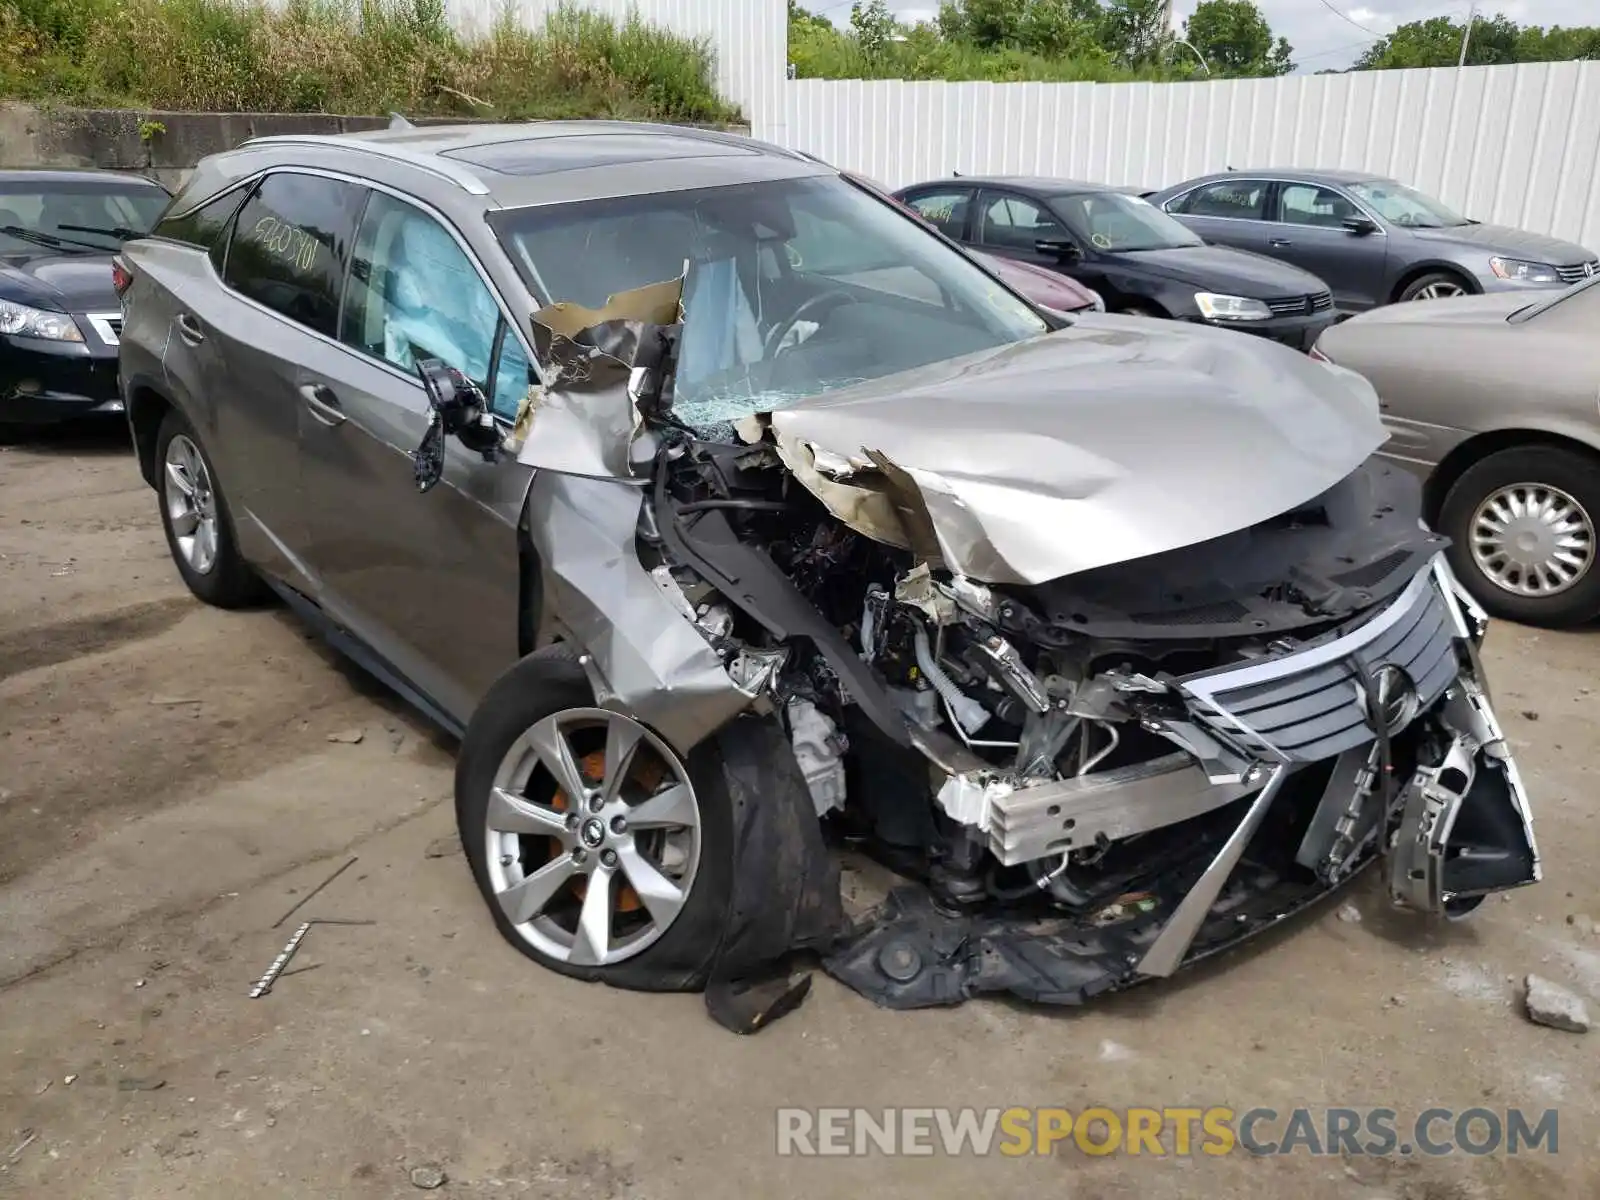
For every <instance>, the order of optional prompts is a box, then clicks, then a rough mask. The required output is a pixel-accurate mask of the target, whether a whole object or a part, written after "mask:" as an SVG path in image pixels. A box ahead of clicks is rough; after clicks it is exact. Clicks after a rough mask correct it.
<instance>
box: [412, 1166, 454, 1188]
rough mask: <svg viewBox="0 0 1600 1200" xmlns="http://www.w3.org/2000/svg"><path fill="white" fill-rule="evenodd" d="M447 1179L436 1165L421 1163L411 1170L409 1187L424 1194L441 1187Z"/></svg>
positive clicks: (442, 1169) (441, 1168)
mask: <svg viewBox="0 0 1600 1200" xmlns="http://www.w3.org/2000/svg"><path fill="white" fill-rule="evenodd" d="M449 1178H450V1176H448V1175H446V1174H445V1173H444V1168H443V1167H441V1166H439V1165H438V1164H437V1163H423V1164H422V1165H421V1166H420V1167H412V1168H411V1186H412V1187H415V1188H421V1189H422V1190H423V1191H425V1192H431V1191H433V1189H434V1188H440V1187H443V1186H444V1185H445V1183H446V1181H447V1180H448V1179H449Z"/></svg>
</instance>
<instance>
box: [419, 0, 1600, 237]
mask: <svg viewBox="0 0 1600 1200" xmlns="http://www.w3.org/2000/svg"><path fill="white" fill-rule="evenodd" d="M448 2H449V4H450V8H451V12H452V14H453V16H454V19H455V20H456V22H457V24H458V25H460V26H461V27H462V28H463V29H480V30H481V29H486V28H487V27H488V26H489V25H491V24H492V23H493V21H494V20H495V19H496V18H497V17H498V16H499V14H500V13H501V12H503V11H507V10H508V9H509V11H511V12H513V13H514V14H515V15H517V16H518V18H519V19H522V20H525V21H529V22H532V21H536V20H539V19H542V17H543V15H544V14H545V13H546V12H548V11H550V10H551V9H553V8H554V7H556V4H557V3H558V0H448ZM583 2H584V3H585V5H586V6H587V7H591V8H595V9H598V10H601V11H604V12H607V13H610V14H612V15H618V16H620V15H623V14H625V13H627V12H628V11H629V9H630V8H631V9H635V10H637V11H638V12H639V14H640V15H641V16H642V17H643V18H645V19H646V20H649V21H653V22H656V23H659V24H662V25H665V26H667V27H668V28H671V29H675V30H678V31H679V32H683V33H687V34H690V35H693V36H696V37H707V38H709V39H710V40H711V44H712V46H713V48H714V50H715V52H716V54H717V68H718V81H719V86H720V87H721V89H722V91H723V93H724V94H725V95H726V96H727V97H728V98H729V99H730V100H733V101H734V102H736V103H738V104H739V105H740V106H741V107H742V108H743V109H744V112H745V115H746V117H747V118H748V119H749V120H750V122H751V126H752V129H753V132H754V133H755V135H756V136H757V137H760V138H765V139H767V140H769V141H773V142H777V143H778V144H780V145H784V146H790V147H794V148H796V149H801V150H806V151H808V152H810V153H812V154H815V155H817V156H818V157H820V158H823V159H825V160H827V161H828V162H831V163H833V164H834V165H836V166H839V167H845V168H850V169H853V170H857V171H860V172H862V173H864V174H867V175H871V176H873V177H874V178H876V179H879V180H881V181H882V182H884V183H887V184H890V185H892V186H900V185H902V184H907V183H913V182H915V181H917V180H920V179H926V178H930V177H934V176H939V175H947V174H949V173H950V172H951V171H960V172H962V173H963V174H969V173H970V174H976V173H979V172H993V173H1010V174H1039V175H1056V176H1064V177H1068V178H1075V179H1090V180H1099V181H1103V182H1106V183H1117V184H1135V185H1142V186H1148V187H1152V188H1154V187H1162V186H1165V185H1167V184H1170V183H1176V182H1178V181H1179V180H1182V179H1186V178H1188V177H1190V176H1193V175H1199V174H1203V173H1205V172H1208V171H1217V170H1222V169H1224V168H1227V167H1230V166H1231V167H1240V168H1246V167H1346V168H1356V169H1363V170H1372V171H1377V172H1382V173H1385V174H1389V175H1392V176H1394V177H1396V178H1398V179H1400V180H1402V181H1403V182H1406V183H1410V184H1412V185H1414V186H1416V187H1418V188H1421V189H1422V190H1423V191H1425V192H1428V193H1431V194H1433V195H1436V196H1438V197H1439V198H1440V199H1441V200H1443V201H1445V202H1446V203H1447V204H1450V205H1452V206H1453V207H1455V208H1457V209H1458V210H1460V211H1462V212H1464V213H1465V214H1467V215H1468V216H1472V217H1476V218H1478V219H1479V220H1482V221H1497V222H1503V223H1505V224H1509V225H1519V226H1522V227H1523V228H1526V229H1531V230H1534V231H1537V232H1540V233H1550V234H1554V235H1556V236H1558V237H1566V238H1571V239H1574V240H1576V241H1580V242H1584V243H1585V244H1587V245H1589V246H1590V247H1591V248H1595V249H1600V62H1562V63H1525V64H1521V65H1518V66H1508V67H1465V68H1462V69H1459V70H1458V69H1455V68H1444V69H1439V70H1417V71H1360V72H1353V73H1350V74H1342V75H1294V76H1289V77H1287V78H1283V79H1244V80H1224V81H1219V82H1215V83H1211V82H1203V83H1167V84H1150V83H1118V84H1092V83H905V82H900V81H870V82H862V81H850V80H793V81H791V80H788V79H786V78H785V74H786V70H785V68H786V59H787V54H786V43H787V30H788V16H787V14H788V9H787V6H786V4H785V2H784V0H583Z"/></svg>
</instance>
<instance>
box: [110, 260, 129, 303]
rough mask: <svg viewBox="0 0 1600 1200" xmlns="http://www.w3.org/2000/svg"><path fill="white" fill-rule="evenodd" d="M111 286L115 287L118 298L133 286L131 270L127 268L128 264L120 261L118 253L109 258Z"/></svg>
mask: <svg viewBox="0 0 1600 1200" xmlns="http://www.w3.org/2000/svg"><path fill="white" fill-rule="evenodd" d="M111 286H112V287H114V288H116V289H117V296H118V297H119V298H120V297H121V296H124V295H126V294H127V291H128V289H129V288H130V287H132V286H133V272H132V271H130V270H128V264H127V263H125V262H123V261H122V255H120V254H119V255H117V256H116V257H115V258H113V259H112V260H111Z"/></svg>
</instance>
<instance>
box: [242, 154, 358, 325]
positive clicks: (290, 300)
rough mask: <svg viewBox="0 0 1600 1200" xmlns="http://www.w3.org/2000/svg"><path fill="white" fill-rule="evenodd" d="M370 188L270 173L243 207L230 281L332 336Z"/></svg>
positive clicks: (260, 301)
mask: <svg viewBox="0 0 1600 1200" xmlns="http://www.w3.org/2000/svg"><path fill="white" fill-rule="evenodd" d="M365 198H366V189H365V188H361V187H357V186H356V185H354V184H348V183H340V182H339V181H338V180H334V179H325V178H323V177H322V176H319V175H299V174H296V173H294V172H292V171H284V172H280V173H278V174H274V175H268V176H267V177H266V178H265V179H263V180H262V181H261V185H260V186H259V187H258V188H256V190H255V192H254V194H253V195H251V197H250V198H249V199H248V200H246V201H245V202H244V206H243V207H242V208H241V209H240V210H239V216H238V224H237V227H236V228H235V230H234V236H233V241H232V243H231V244H230V245H229V247H228V261H227V265H226V269H225V270H224V272H223V279H224V280H225V281H226V282H227V284H228V286H229V287H231V288H233V289H234V290H235V291H237V292H238V293H240V294H241V295H244V296H248V297H249V298H250V299H252V300H254V301H256V302H257V303H259V304H264V305H266V306H267V307H268V308H270V309H272V310H273V311H274V312H278V313H282V314H283V315H284V316H286V317H288V318H289V319H290V320H292V321H298V322H299V323H300V324H302V325H304V326H306V327H307V328H308V329H314V330H316V331H317V332H318V333H322V334H326V335H327V336H329V337H336V336H337V335H338V332H339V294H340V292H341V290H342V288H343V284H344V270H345V264H346V262H347V261H348V260H349V254H350V242H351V239H352V237H353V235H354V233H355V223H356V218H357V216H358V215H359V214H360V210H361V203H362V201H363V200H364V199H365Z"/></svg>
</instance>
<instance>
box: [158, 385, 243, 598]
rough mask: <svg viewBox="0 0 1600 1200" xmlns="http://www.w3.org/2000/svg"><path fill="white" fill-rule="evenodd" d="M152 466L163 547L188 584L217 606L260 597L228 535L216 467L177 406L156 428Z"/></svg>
mask: <svg viewBox="0 0 1600 1200" xmlns="http://www.w3.org/2000/svg"><path fill="white" fill-rule="evenodd" d="M156 466H157V472H158V474H157V476H156V489H157V494H158V495H159V496H160V497H161V526H162V528H163V529H164V530H165V531H166V534H167V549H168V550H170V551H171V552H172V561H173V562H174V563H175V564H176V565H177V568H178V574H180V575H182V576H183V582H184V583H186V584H187V585H188V586H189V590H190V591H191V592H193V593H194V594H195V595H196V596H198V597H199V598H200V599H201V600H204V601H205V602H206V603H207V604H214V605H216V606H217V607H218V608H243V607H245V606H247V605H250V604H254V603H257V602H259V601H260V600H262V599H263V598H265V595H266V588H265V586H264V585H263V584H262V582H261V579H260V577H259V576H257V575H256V573H255V572H254V571H253V570H251V569H250V565H249V564H248V563H246V562H245V561H244V559H243V558H242V557H241V556H240V554H239V548H238V546H237V544H236V543H235V541H234V536H233V517H232V514H231V513H230V512H229V511H228V502H227V500H226V499H224V497H223V495H222V491H221V489H220V488H219V487H218V486H217V472H216V468H215V467H214V466H212V464H211V460H210V459H209V458H208V457H206V452H205V451H204V450H203V449H201V447H200V438H199V436H198V435H197V434H196V433H195V431H194V427H193V426H192V425H190V424H189V422H188V421H187V420H186V419H185V418H184V416H183V414H182V413H180V412H178V411H177V409H172V410H170V411H169V412H168V413H167V415H166V416H165V417H164V418H163V419H162V422H161V428H160V430H159V431H158V432H157V434H156Z"/></svg>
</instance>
